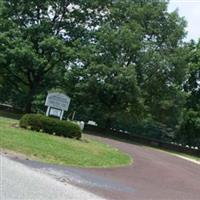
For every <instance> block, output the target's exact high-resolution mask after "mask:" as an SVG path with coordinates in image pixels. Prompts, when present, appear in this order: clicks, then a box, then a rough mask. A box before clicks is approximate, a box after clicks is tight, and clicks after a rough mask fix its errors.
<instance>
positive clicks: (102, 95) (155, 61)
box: [66, 1, 188, 127]
mask: <svg viewBox="0 0 200 200" xmlns="http://www.w3.org/2000/svg"><path fill="white" fill-rule="evenodd" d="M133 10H134V12H132V11H133ZM184 27H185V21H184V20H183V19H182V18H180V17H179V16H178V14H177V13H176V12H173V13H168V12H167V4H166V3H163V2H156V3H155V2H148V3H135V2H134V1H117V2H116V4H113V5H112V7H111V9H110V15H109V16H108V19H107V20H106V22H105V23H103V25H102V26H101V27H99V29H98V30H97V31H96V32H95V33H94V36H93V38H92V42H91V43H90V44H86V45H85V46H84V45H82V46H80V48H79V50H80V51H79V55H78V56H79V57H78V61H79V62H78V63H74V65H72V66H71V69H70V70H69V72H68V74H67V75H66V80H67V82H66V91H68V92H69V93H70V95H71V96H72V97H73V100H74V101H75V107H76V108H75V109H77V110H78V111H79V113H84V114H86V115H87V117H86V118H87V119H89V118H92V119H94V120H96V121H97V122H98V123H99V124H101V125H103V126H107V127H111V126H112V125H113V121H116V120H117V117H118V116H119V113H120V114H122V115H123V116H126V117H127V116H129V115H131V116H132V121H135V120H137V119H136V118H138V120H141V118H146V117H147V116H149V115H151V117H152V118H153V120H155V121H159V122H160V123H162V124H167V126H170V127H175V125H176V124H177V122H178V121H179V120H180V118H181V114H182V108H183V106H184V103H185V93H184V91H183V86H182V83H183V81H184V80H185V74H186V66H187V65H186V62H185V60H186V59H185V57H186V55H187V52H188V51H187V49H185V48H183V43H182V38H183V37H184V35H185V32H184ZM79 105H80V106H79ZM80 117H82V116H80ZM126 117H125V118H126Z"/></svg>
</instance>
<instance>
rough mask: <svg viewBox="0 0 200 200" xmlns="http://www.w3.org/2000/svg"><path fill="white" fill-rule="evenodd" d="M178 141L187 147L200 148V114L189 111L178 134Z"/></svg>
mask: <svg viewBox="0 0 200 200" xmlns="http://www.w3.org/2000/svg"><path fill="white" fill-rule="evenodd" d="M176 139H177V140H178V141H179V142H180V143H182V144H186V145H190V146H198V147H200V114H199V112H195V111H192V110H190V111H188V112H187V113H185V115H184V119H183V122H182V123H181V125H180V128H179V130H178V132H177V134H176Z"/></svg>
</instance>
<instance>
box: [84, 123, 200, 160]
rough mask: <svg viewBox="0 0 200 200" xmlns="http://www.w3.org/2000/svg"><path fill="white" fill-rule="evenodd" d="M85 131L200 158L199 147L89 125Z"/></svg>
mask: <svg viewBox="0 0 200 200" xmlns="http://www.w3.org/2000/svg"><path fill="white" fill-rule="evenodd" d="M85 131H86V132H87V133H88V134H92V135H100V136H104V137H115V138H118V139H124V140H127V141H132V142H136V143H140V144H144V145H147V146H151V147H157V148H160V149H164V150H170V151H175V152H180V153H185V154H189V155H193V156H198V157H200V149H199V148H197V147H196V148H194V147H192V148H191V147H189V146H182V145H181V144H176V143H167V142H163V141H160V140H156V139H150V138H147V137H144V136H139V135H136V134H133V133H129V132H127V131H119V130H115V129H103V128H99V127H97V126H92V125H88V124H86V125H85Z"/></svg>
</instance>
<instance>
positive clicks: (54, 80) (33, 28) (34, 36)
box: [0, 0, 109, 112]
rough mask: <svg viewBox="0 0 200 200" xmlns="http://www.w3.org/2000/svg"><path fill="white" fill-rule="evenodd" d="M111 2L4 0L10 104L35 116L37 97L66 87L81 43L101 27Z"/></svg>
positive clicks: (0, 16) (0, 38)
mask: <svg viewBox="0 0 200 200" xmlns="http://www.w3.org/2000/svg"><path fill="white" fill-rule="evenodd" d="M106 2H107V1H102V2H101V3H100V1H94V2H93V3H91V1H84V2H83V1H65V0H61V1H60V0H56V1H51V0H45V1H37V0H31V1H25V0H22V1H17V0H5V1H3V10H2V12H1V13H0V43H1V47H0V65H1V68H2V70H1V74H2V75H3V77H5V82H3V83H4V85H3V89H4V91H5V90H7V98H8V97H9V100H10V103H12V104H13V105H16V106H18V107H21V108H23V109H24V110H25V111H26V112H31V111H32V110H33V109H32V106H33V101H34V100H35V96H36V95H38V94H41V93H45V94H46V93H47V90H49V89H51V88H52V87H59V86H60V85H61V83H62V78H63V74H64V73H65V72H66V71H67V67H68V64H69V62H70V61H71V60H73V57H74V56H73V54H74V48H75V47H74V46H75V44H76V41H77V40H79V41H81V40H84V39H85V37H86V33H87V31H88V30H87V27H88V26H89V25H90V26H92V25H93V24H98V23H100V21H101V20H102V19H101V18H100V17H99V15H100V14H101V12H103V10H104V7H105V6H104V5H105V3H106ZM108 2H109V1H108ZM98 9H99V10H98ZM97 17H98V18H97ZM85 40H87V39H85ZM8 88H9V90H8ZM7 101H8V100H7Z"/></svg>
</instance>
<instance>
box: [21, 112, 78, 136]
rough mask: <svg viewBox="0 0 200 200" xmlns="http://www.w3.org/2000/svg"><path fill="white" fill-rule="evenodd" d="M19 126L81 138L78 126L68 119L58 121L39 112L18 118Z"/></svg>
mask: <svg viewBox="0 0 200 200" xmlns="http://www.w3.org/2000/svg"><path fill="white" fill-rule="evenodd" d="M20 127H22V128H26V129H31V130H34V131H41V130H42V131H43V132H45V133H49V134H55V135H57V136H63V137H69V138H76V139H80V138H81V129H80V127H79V126H78V125H77V124H75V123H73V122H70V121H60V120H58V119H55V118H50V117H46V116H44V115H40V114H26V115H24V116H23V117H22V118H21V120H20Z"/></svg>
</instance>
